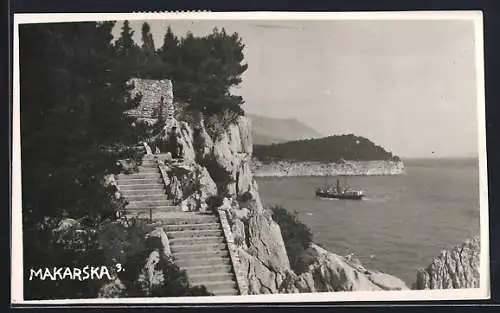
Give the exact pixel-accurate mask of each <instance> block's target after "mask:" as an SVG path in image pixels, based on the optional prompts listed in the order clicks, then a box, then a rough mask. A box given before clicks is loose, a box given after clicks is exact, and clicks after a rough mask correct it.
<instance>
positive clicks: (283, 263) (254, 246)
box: [248, 214, 290, 272]
mask: <svg viewBox="0 0 500 313" xmlns="http://www.w3.org/2000/svg"><path fill="white" fill-rule="evenodd" d="M248 234H249V238H248V242H249V251H251V254H252V255H254V256H255V257H256V258H257V259H258V260H259V261H260V262H262V263H263V264H264V265H265V266H266V267H268V268H269V269H271V270H274V271H276V272H286V271H287V270H289V269H290V261H289V260H288V255H287V253H286V249H285V244H284V242H283V237H282V236H281V230H280V227H279V226H278V224H277V223H276V222H274V221H273V219H272V218H271V217H270V216H268V215H266V214H255V215H253V216H252V217H250V218H249V220H248Z"/></svg>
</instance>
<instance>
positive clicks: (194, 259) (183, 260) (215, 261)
mask: <svg viewBox="0 0 500 313" xmlns="http://www.w3.org/2000/svg"><path fill="white" fill-rule="evenodd" d="M226 252H227V251H226ZM201 256H203V258H201V257H200V254H198V253H194V254H192V255H190V254H178V255H177V256H174V257H175V258H176V260H175V264H177V265H178V266H179V267H181V268H182V269H184V268H190V267H196V266H207V264H208V265H210V266H212V265H213V266H222V265H226V266H231V259H230V258H229V254H227V256H223V255H215V256H204V255H201Z"/></svg>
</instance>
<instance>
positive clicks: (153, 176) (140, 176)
mask: <svg viewBox="0 0 500 313" xmlns="http://www.w3.org/2000/svg"><path fill="white" fill-rule="evenodd" d="M158 178H162V177H161V174H160V172H151V173H144V172H143V173H133V174H128V175H122V174H120V175H118V181H124V180H138V179H158Z"/></svg>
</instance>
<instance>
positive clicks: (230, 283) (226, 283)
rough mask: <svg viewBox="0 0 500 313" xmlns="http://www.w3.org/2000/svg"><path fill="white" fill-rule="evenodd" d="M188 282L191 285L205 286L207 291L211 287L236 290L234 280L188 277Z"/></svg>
mask: <svg viewBox="0 0 500 313" xmlns="http://www.w3.org/2000/svg"><path fill="white" fill-rule="evenodd" d="M188 281H189V283H190V285H191V286H205V287H206V288H207V290H208V291H209V292H211V290H212V289H214V290H217V289H234V290H235V291H237V289H236V288H237V286H236V282H235V281H234V280H220V281H217V280H204V281H201V280H200V281H198V280H196V281H190V280H189V279H188Z"/></svg>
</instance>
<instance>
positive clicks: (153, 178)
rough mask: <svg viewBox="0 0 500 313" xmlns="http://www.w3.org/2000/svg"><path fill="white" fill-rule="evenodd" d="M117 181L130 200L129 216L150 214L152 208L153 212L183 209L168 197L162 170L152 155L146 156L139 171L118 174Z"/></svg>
mask: <svg viewBox="0 0 500 313" xmlns="http://www.w3.org/2000/svg"><path fill="white" fill-rule="evenodd" d="M117 183H118V187H119V188H120V191H121V193H122V195H123V197H124V198H125V200H127V201H128V202H129V203H128V205H127V206H126V207H125V211H126V215H128V216H142V215H144V214H147V215H149V214H150V213H151V212H150V210H151V211H152V213H153V214H156V213H163V212H179V211H181V208H180V207H179V206H175V205H173V202H172V200H170V199H168V198H167V195H166V194H165V185H164V182H163V179H162V176H161V173H160V170H159V168H158V165H157V163H156V160H155V159H154V157H153V156H151V155H146V156H144V158H143V160H142V165H141V166H139V171H138V172H136V173H132V174H119V175H117Z"/></svg>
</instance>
